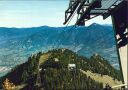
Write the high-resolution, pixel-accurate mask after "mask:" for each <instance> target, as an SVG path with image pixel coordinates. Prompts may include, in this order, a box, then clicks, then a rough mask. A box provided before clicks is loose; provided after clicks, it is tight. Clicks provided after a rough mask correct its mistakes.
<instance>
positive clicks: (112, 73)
mask: <svg viewBox="0 0 128 90" xmlns="http://www.w3.org/2000/svg"><path fill="white" fill-rule="evenodd" d="M82 71H84V72H87V71H90V72H91V73H95V74H99V75H100V76H99V77H103V76H104V75H107V76H109V77H111V78H113V81H114V80H116V81H120V80H121V74H120V71H119V70H116V69H114V68H113V67H112V66H111V65H110V64H109V62H108V61H107V60H105V59H104V58H102V57H101V56H100V55H97V54H95V55H93V56H92V57H91V58H86V57H83V56H79V55H78V54H76V53H74V52H72V51H71V50H68V49H54V50H51V51H48V52H46V53H41V52H39V53H38V54H36V55H32V56H31V57H29V58H28V61H27V62H25V63H23V64H21V65H18V66H16V67H15V68H14V69H12V71H11V72H9V73H8V74H7V75H5V76H4V77H1V88H2V83H3V82H4V81H5V79H8V80H9V82H12V83H13V84H14V85H15V86H16V87H15V88H20V89H21V88H22V89H21V90H33V89H34V90H40V89H41V88H43V89H44V90H51V89H52V90H56V89H59V90H65V89H73V90H74V89H84V90H101V89H102V88H103V84H104V83H106V82H98V81H96V80H95V79H94V78H91V76H88V75H87V74H85V73H83V72H82ZM3 85H4V84H3ZM39 88H40V89H39Z"/></svg>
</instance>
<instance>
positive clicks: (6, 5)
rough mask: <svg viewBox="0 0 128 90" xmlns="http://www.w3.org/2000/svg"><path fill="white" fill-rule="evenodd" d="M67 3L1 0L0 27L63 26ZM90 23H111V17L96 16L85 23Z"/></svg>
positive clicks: (61, 0)
mask: <svg viewBox="0 0 128 90" xmlns="http://www.w3.org/2000/svg"><path fill="white" fill-rule="evenodd" d="M68 4H69V0H1V1H0V27H38V26H43V25H47V26H56V27H60V26H63V22H64V12H65V10H66V9H67V8H68ZM75 20H76V18H74V20H73V21H72V22H71V24H70V25H72V24H74V22H75ZM92 23H99V24H111V18H108V19H106V20H102V17H98V18H95V19H92V20H90V21H88V22H87V23H86V25H90V24H92Z"/></svg>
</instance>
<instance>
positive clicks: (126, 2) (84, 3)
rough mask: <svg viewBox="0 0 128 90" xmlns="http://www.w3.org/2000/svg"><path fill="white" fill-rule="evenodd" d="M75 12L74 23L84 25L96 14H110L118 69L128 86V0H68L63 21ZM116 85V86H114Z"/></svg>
mask: <svg viewBox="0 0 128 90" xmlns="http://www.w3.org/2000/svg"><path fill="white" fill-rule="evenodd" d="M75 13H77V15H78V20H77V21H76V23H75V25H78V26H81V25H85V22H86V21H88V20H90V19H92V18H95V17H97V16H103V19H106V18H108V17H109V16H111V18H112V22H113V27H114V32H115V39H116V46H117V52H118V58H119V64H120V69H121V70H122V75H123V79H124V84H123V85H119V86H125V88H128V0H70V3H69V8H68V9H67V10H66V11H65V22H64V24H67V23H68V22H69V21H70V20H71V19H72V17H73V15H74V14H75ZM114 87H118V86H114Z"/></svg>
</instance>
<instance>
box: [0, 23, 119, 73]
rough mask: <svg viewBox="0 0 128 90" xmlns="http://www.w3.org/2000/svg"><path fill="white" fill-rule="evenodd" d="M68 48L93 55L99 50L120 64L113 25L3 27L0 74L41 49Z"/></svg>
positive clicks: (108, 58) (104, 55)
mask: <svg viewBox="0 0 128 90" xmlns="http://www.w3.org/2000/svg"><path fill="white" fill-rule="evenodd" d="M53 48H68V49H70V50H73V51H74V52H76V53H78V54H80V55H83V56H87V57H90V56H91V55H92V54H94V53H98V54H100V55H101V56H103V57H104V58H106V59H107V60H109V61H110V63H111V64H112V65H113V66H115V67H118V58H117V54H116V48H115V39H114V34H113V28H112V26H110V25H99V24H96V23H94V24H92V25H90V26H88V27H83V26H82V27H75V26H69V27H49V26H41V27H32V28H5V27H1V28H0V67H1V69H0V73H2V74H3V72H4V71H6V70H8V69H10V68H11V67H14V66H16V65H17V64H21V63H23V62H25V61H26V60H27V58H28V57H29V56H30V55H31V54H33V53H37V52H39V51H42V52H46V51H48V50H51V49H53Z"/></svg>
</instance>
